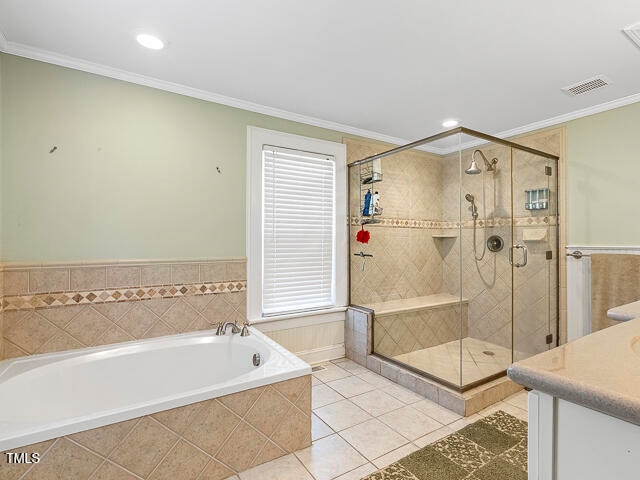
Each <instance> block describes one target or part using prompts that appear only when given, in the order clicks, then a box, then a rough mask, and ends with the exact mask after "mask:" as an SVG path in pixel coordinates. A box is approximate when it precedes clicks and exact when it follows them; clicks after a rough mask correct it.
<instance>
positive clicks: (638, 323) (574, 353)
mask: <svg viewBox="0 0 640 480" xmlns="http://www.w3.org/2000/svg"><path fill="white" fill-rule="evenodd" d="M508 375H509V378H511V380H513V381H514V382H516V383H519V384H521V385H524V386H526V387H529V388H533V389H535V390H539V391H541V392H544V393H547V394H549V395H553V396H555V397H559V398H562V399H564V400H567V401H569V402H573V403H577V404H578V405H582V406H584V407H587V408H591V409H593V410H598V411H600V412H602V413H606V414H608V415H612V416H614V417H617V418H620V419H622V420H626V421H628V422H631V423H634V424H636V425H640V318H636V319H634V320H630V321H628V322H625V323H620V324H619V325H614V326H613V327H609V328H606V329H604V330H600V331H599V332H595V333H592V334H590V335H587V336H585V337H582V338H579V339H577V340H574V341H573V342H570V343H567V344H565V345H561V346H559V347H557V348H554V349H553V350H549V351H548V352H544V353H540V354H538V355H535V356H533V357H530V358H527V359H525V360H521V361H519V362H516V363H514V364H513V365H511V366H510V367H509V369H508Z"/></svg>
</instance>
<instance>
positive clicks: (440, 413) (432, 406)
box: [411, 400, 462, 425]
mask: <svg viewBox="0 0 640 480" xmlns="http://www.w3.org/2000/svg"><path fill="white" fill-rule="evenodd" d="M411 406H412V407H413V408H415V409H416V410H418V411H419V412H422V413H424V414H425V415H426V416H428V417H431V418H433V419H434V420H436V421H438V422H440V423H441V424H443V425H449V424H450V423H453V422H455V421H456V420H460V419H461V418H462V415H458V414H457V413H455V412H452V411H451V410H449V409H447V408H444V407H443V406H441V405H438V404H437V403H435V402H432V401H431V400H422V401H420V402H416V403H412V404H411Z"/></svg>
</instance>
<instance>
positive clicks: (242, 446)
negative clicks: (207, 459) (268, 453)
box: [216, 422, 267, 472]
mask: <svg viewBox="0 0 640 480" xmlns="http://www.w3.org/2000/svg"><path fill="white" fill-rule="evenodd" d="M266 443H267V437H265V436H264V435H263V434H262V433H260V432H259V431H258V430H256V429H255V428H253V427H252V426H251V425H249V424H248V423H246V422H240V425H238V427H237V428H236V429H235V430H234V431H233V432H232V433H231V435H230V436H229V439H228V440H227V441H226V442H225V444H224V445H223V446H222V448H221V449H220V451H219V452H218V454H217V455H216V458H217V459H218V460H220V461H221V462H223V463H224V464H225V465H229V467H231V468H232V469H233V470H235V471H236V472H242V471H243V470H247V469H248V468H250V467H253V466H254V465H255V463H254V461H255V460H256V458H257V456H258V453H260V451H261V450H262V448H263V447H264V445H265V444H266Z"/></svg>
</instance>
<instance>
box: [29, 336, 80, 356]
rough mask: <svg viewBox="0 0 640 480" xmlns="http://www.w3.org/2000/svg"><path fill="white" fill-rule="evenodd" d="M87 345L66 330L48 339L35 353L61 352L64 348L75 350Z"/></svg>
mask: <svg viewBox="0 0 640 480" xmlns="http://www.w3.org/2000/svg"><path fill="white" fill-rule="evenodd" d="M86 346H87V345H85V344H84V343H81V342H79V341H78V340H77V339H76V338H73V337H72V336H71V335H69V334H68V333H66V332H60V333H58V334H57V335H55V336H54V337H53V338H51V340H49V341H47V342H46V343H45V344H44V345H42V346H41V347H40V348H38V350H36V351H35V352H34V353H51V352H61V351H63V350H75V349H77V348H85V347H86Z"/></svg>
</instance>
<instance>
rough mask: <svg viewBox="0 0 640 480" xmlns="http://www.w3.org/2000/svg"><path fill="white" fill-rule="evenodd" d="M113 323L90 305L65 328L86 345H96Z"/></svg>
mask: <svg viewBox="0 0 640 480" xmlns="http://www.w3.org/2000/svg"><path fill="white" fill-rule="evenodd" d="M59 308H65V307H59ZM112 325H113V322H111V320H109V319H108V318H107V317H105V316H104V315H102V314H100V313H98V312H97V311H96V310H95V309H93V308H91V307H89V308H86V309H83V310H82V311H81V312H80V313H79V314H78V315H76V316H75V317H74V318H73V319H72V320H71V321H70V322H69V323H68V324H67V325H66V326H65V327H64V329H65V331H66V332H67V333H69V334H70V335H71V336H73V337H74V338H77V339H78V340H79V341H81V342H82V343H84V344H85V345H96V344H97V340H98V338H100V336H102V334H104V333H105V332H106V331H107V329H108V328H110V327H111V326H112Z"/></svg>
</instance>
